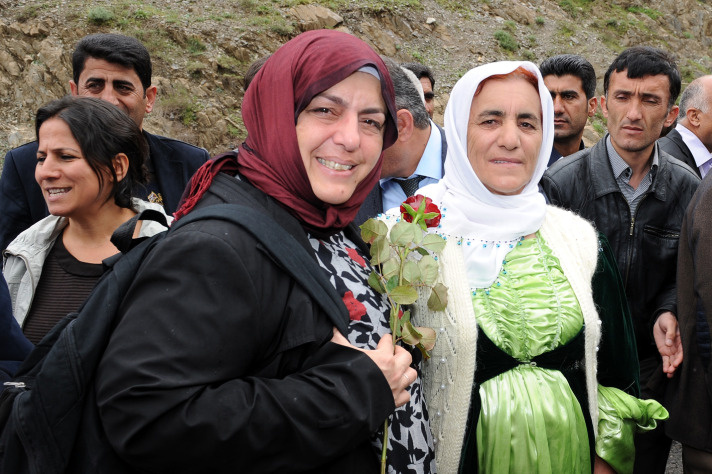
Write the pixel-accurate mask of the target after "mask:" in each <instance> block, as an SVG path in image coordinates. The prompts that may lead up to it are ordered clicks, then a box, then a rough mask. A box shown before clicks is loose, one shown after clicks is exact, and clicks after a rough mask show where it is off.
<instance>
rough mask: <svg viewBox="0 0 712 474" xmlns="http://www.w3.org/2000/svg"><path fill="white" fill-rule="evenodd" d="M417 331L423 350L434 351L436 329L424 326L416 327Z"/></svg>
mask: <svg viewBox="0 0 712 474" xmlns="http://www.w3.org/2000/svg"><path fill="white" fill-rule="evenodd" d="M415 329H416V330H417V331H418V333H419V334H420V345H422V346H423V349H425V350H426V351H432V350H433V347H435V338H436V334H435V329H433V328H426V327H423V326H416V327H415Z"/></svg>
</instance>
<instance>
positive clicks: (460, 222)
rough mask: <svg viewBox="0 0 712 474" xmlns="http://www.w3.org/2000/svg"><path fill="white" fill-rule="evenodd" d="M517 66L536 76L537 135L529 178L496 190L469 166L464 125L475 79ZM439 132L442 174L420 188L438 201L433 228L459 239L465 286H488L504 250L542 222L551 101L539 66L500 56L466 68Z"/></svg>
mask: <svg viewBox="0 0 712 474" xmlns="http://www.w3.org/2000/svg"><path fill="white" fill-rule="evenodd" d="M519 66H522V67H523V68H525V69H527V70H529V71H531V72H533V73H535V74H536V76H537V78H538V79H539V98H540V100H541V110H542V132H543V137H542V142H541V148H540V150H539V157H538V161H537V165H536V168H535V170H534V175H533V176H532V179H531V181H530V182H529V183H528V184H527V185H526V186H525V187H524V189H523V190H522V192H521V193H520V194H517V195H513V196H502V195H498V194H493V193H492V192H490V191H489V190H488V189H487V188H485V186H484V185H483V184H482V182H481V181H480V180H479V178H478V177H477V175H476V174H475V172H474V170H473V169H472V165H471V164H470V160H469V159H468V158H467V125H468V122H469V118H470V107H471V105H472V98H473V97H474V95H475V91H476V90H477V87H478V86H479V84H480V82H482V81H483V80H484V79H486V78H488V77H490V76H493V75H498V74H507V73H510V72H512V71H514V70H515V69H517V68H518V67H519ZM445 136H446V138H447V157H446V159H445V176H444V178H443V179H442V180H441V181H440V182H439V183H438V184H433V185H430V186H427V187H425V188H423V190H422V191H423V194H425V195H427V196H430V197H431V198H432V199H433V201H434V202H435V203H436V204H439V205H440V208H441V211H442V213H443V218H442V221H441V228H440V229H438V232H440V233H442V234H444V235H446V236H447V237H448V245H456V244H455V242H457V241H460V242H461V243H460V244H459V245H461V246H462V250H463V253H464V257H465V266H466V268H467V277H468V281H469V284H470V288H488V287H489V286H491V285H492V284H493V283H494V281H495V280H496V278H497V275H498V274H499V272H500V271H501V268H502V262H503V260H504V259H505V257H506V255H507V253H508V252H509V251H510V250H511V249H512V248H513V247H514V245H516V244H517V242H518V241H519V240H520V239H521V238H522V237H524V236H526V235H529V234H532V233H534V232H536V231H537V230H539V228H540V227H541V224H542V223H543V222H544V214H545V212H546V201H545V199H544V196H543V195H542V194H541V193H539V180H540V179H541V177H542V175H543V174H544V171H545V170H546V165H547V163H548V161H549V155H550V154H551V147H552V144H553V142H554V106H553V103H552V101H551V95H550V94H549V91H548V90H547V88H546V86H545V85H544V80H543V78H542V76H541V73H540V72H539V69H538V68H537V67H536V66H535V65H534V64H533V63H531V62H528V61H502V62H496V63H491V64H485V65H484V66H479V67H476V68H474V69H472V70H470V71H469V72H468V73H467V74H465V75H464V76H463V77H462V78H461V79H460V80H459V81H458V82H457V84H455V87H454V88H453V90H452V93H451V94H450V100H449V101H448V103H447V107H446V109H445Z"/></svg>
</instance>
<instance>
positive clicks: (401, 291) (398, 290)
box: [388, 285, 418, 304]
mask: <svg viewBox="0 0 712 474" xmlns="http://www.w3.org/2000/svg"><path fill="white" fill-rule="evenodd" d="M388 294H389V295H390V296H391V299H392V300H393V301H395V302H396V303H398V304H412V303H415V300H417V299H418V292H417V291H415V288H413V287H412V286H409V285H401V286H397V287H395V288H393V291H390V292H389V293H388Z"/></svg>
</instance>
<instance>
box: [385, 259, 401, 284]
mask: <svg viewBox="0 0 712 474" xmlns="http://www.w3.org/2000/svg"><path fill="white" fill-rule="evenodd" d="M399 263H400V262H399V261H398V259H397V258H396V257H391V258H389V259H388V260H386V261H385V262H384V263H383V278H385V279H386V280H388V279H390V278H392V277H393V276H394V275H398V270H399V269H400V267H399Z"/></svg>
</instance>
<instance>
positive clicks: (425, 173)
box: [354, 58, 447, 225]
mask: <svg viewBox="0 0 712 474" xmlns="http://www.w3.org/2000/svg"><path fill="white" fill-rule="evenodd" d="M383 59H384V61H385V63H386V66H388V72H389V73H390V76H391V79H392V80H393V87H394V89H395V92H396V107H397V109H398V112H396V113H397V115H398V117H397V122H398V140H397V141H396V143H395V144H393V145H392V146H390V147H389V148H387V149H386V150H385V151H384V154H383V168H382V170H381V180H380V182H379V183H378V184H376V186H374V188H373V189H372V190H371V193H370V194H369V195H368V197H367V198H366V201H364V203H363V205H362V206H361V209H360V210H359V213H358V215H357V216H356V219H354V222H355V223H356V224H357V225H360V224H362V223H363V222H365V221H366V220H367V219H369V218H371V217H376V216H377V215H378V214H380V213H382V212H384V211H387V210H388V209H390V208H391V207H396V206H399V205H400V203H402V202H403V201H405V199H406V197H407V195H412V194H413V193H414V192H415V191H416V190H417V189H419V188H421V187H423V186H426V185H428V184H433V183H436V182H438V181H439V180H440V179H441V178H442V177H443V164H444V162H445V155H446V154H447V144H446V142H445V132H444V131H443V129H442V128H440V127H438V126H437V125H436V124H435V123H434V122H433V121H432V120H430V117H429V116H428V113H427V111H426V110H425V104H424V99H423V92H422V88H419V85H420V82H419V81H418V78H417V77H415V75H414V74H413V73H412V72H411V71H409V70H405V69H403V68H401V67H400V66H399V65H398V64H397V63H395V62H394V61H393V60H391V59H389V58H383ZM406 190H409V191H408V192H406Z"/></svg>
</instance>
